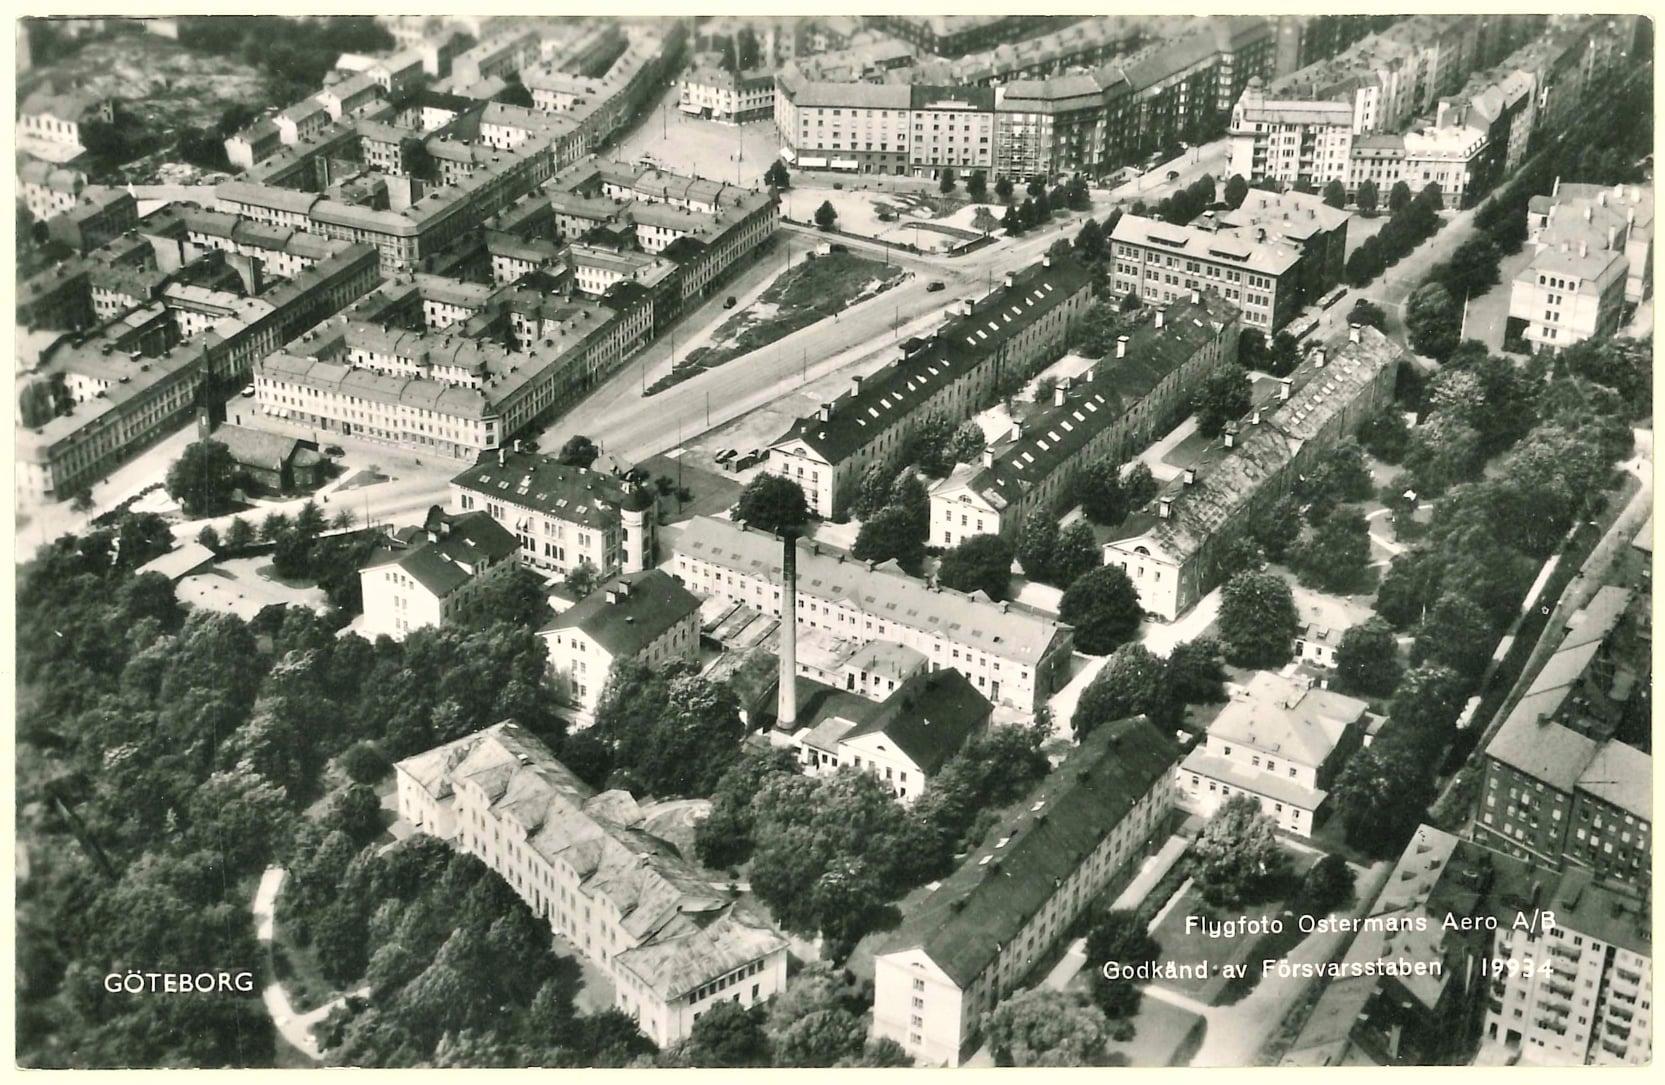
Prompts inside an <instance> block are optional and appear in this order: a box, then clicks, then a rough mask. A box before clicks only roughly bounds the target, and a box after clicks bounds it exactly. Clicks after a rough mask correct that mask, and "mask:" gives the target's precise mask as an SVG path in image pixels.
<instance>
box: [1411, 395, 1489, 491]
mask: <svg viewBox="0 0 1665 1085" xmlns="http://www.w3.org/2000/svg"><path fill="white" fill-rule="evenodd" d="M1404 462H1405V468H1406V471H1407V472H1408V474H1409V476H1410V482H1411V485H1412V486H1414V487H1415V488H1416V490H1417V491H1418V492H1419V493H1421V494H1423V495H1424V496H1436V495H1438V494H1442V493H1444V492H1445V491H1446V490H1447V489H1449V488H1450V487H1452V486H1454V485H1456V484H1457V483H1459V482H1462V481H1464V480H1466V479H1471V478H1474V477H1475V476H1476V475H1478V474H1479V472H1480V468H1481V467H1482V466H1483V464H1484V462H1485V459H1484V453H1483V451H1482V450H1481V447H1480V433H1479V431H1477V430H1476V429H1475V428H1474V427H1473V426H1471V425H1469V424H1468V423H1467V422H1464V421H1462V420H1461V419H1460V418H1459V417H1456V416H1455V415H1451V414H1440V413H1436V414H1435V415H1434V416H1433V417H1431V418H1430V419H1428V421H1426V422H1424V423H1423V424H1422V425H1420V426H1418V427H1416V429H1415V430H1414V431H1412V433H1411V438H1410V447H1409V448H1407V449H1406V450H1405V456H1404Z"/></svg>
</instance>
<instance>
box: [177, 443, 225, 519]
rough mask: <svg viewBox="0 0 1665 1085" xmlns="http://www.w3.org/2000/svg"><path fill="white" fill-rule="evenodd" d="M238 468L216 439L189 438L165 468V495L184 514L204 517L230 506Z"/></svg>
mask: <svg viewBox="0 0 1665 1085" xmlns="http://www.w3.org/2000/svg"><path fill="white" fill-rule="evenodd" d="M241 474H242V468H241V467H240V466H239V465H238V463H237V461H236V460H235V459H234V458H232V455H231V449H229V448H227V447H226V446H225V445H223V444H221V443H220V442H219V441H193V442H192V443H191V444H190V445H189V446H187V447H186V449H185V451H184V453H183V454H182V455H181V456H180V457H179V459H178V460H176V461H174V464H173V466H172V467H170V468H168V476H167V482H166V487H167V491H168V496H169V497H171V498H173V499H174V500H175V501H177V502H179V506H180V508H182V509H184V510H185V515H186V516H191V517H196V516H208V515H212V514H213V513H216V512H222V511H224V510H225V509H227V508H229V507H230V505H231V494H232V491H233V490H235V489H236V488H237V484H238V481H239V478H240V476H241Z"/></svg>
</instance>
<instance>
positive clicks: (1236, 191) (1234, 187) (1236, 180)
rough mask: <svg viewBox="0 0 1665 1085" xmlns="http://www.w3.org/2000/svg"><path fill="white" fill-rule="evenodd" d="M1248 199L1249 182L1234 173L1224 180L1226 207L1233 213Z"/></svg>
mask: <svg viewBox="0 0 1665 1085" xmlns="http://www.w3.org/2000/svg"><path fill="white" fill-rule="evenodd" d="M1248 197H1249V182H1248V181H1245V180H1244V179H1243V175H1242V174H1240V173H1234V174H1232V175H1231V176H1230V177H1228V178H1227V179H1226V206H1227V207H1229V208H1231V209H1232V210H1233V211H1235V210H1237V209H1238V208H1239V207H1242V206H1243V201H1244V200H1246V199H1248Z"/></svg>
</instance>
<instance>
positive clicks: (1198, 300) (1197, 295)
mask: <svg viewBox="0 0 1665 1085" xmlns="http://www.w3.org/2000/svg"><path fill="white" fill-rule="evenodd" d="M1191 304H1192V305H1201V304H1202V291H1201V290H1193V291H1191Z"/></svg>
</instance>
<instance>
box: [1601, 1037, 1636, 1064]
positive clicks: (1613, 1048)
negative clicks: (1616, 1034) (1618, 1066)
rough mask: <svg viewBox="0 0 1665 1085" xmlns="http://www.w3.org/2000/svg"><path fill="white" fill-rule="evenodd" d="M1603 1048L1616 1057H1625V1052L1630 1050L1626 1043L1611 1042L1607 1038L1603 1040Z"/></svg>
mask: <svg viewBox="0 0 1665 1085" xmlns="http://www.w3.org/2000/svg"><path fill="white" fill-rule="evenodd" d="M1601 1049H1602V1050H1603V1051H1605V1052H1607V1053H1608V1054H1609V1055H1612V1056H1613V1057H1614V1058H1616V1059H1622V1058H1624V1057H1625V1052H1626V1051H1629V1050H1630V1048H1629V1047H1628V1046H1627V1045H1625V1044H1615V1043H1609V1042H1608V1041H1606V1040H1603V1041H1602V1042H1601Z"/></svg>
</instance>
